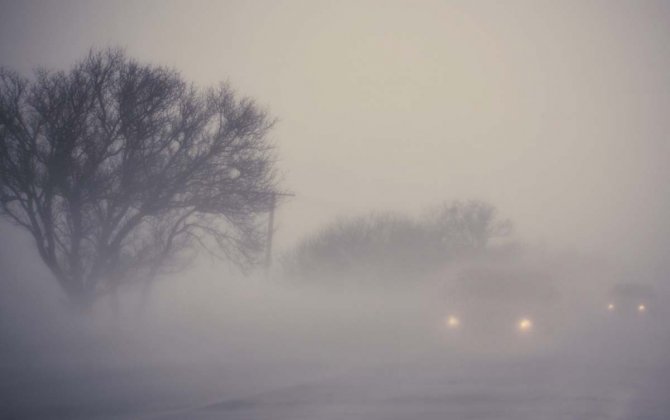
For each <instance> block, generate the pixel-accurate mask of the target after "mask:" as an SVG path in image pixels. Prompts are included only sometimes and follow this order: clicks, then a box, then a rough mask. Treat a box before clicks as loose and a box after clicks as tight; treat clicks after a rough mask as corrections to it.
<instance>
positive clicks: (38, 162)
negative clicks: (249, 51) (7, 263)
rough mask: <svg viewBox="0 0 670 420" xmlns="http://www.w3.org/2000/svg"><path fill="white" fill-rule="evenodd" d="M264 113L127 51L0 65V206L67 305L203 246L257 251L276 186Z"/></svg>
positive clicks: (246, 261) (249, 255)
mask: <svg viewBox="0 0 670 420" xmlns="http://www.w3.org/2000/svg"><path fill="white" fill-rule="evenodd" d="M272 125H273V121H272V120H271V119H269V117H268V116H267V114H266V113H265V112H264V111H262V110H260V109H259V108H258V107H257V106H256V105H255V104H254V102H253V101H252V100H250V99H246V98H244V99H238V98H237V97H236V95H235V94H234V92H233V91H232V90H231V88H230V87H229V86H227V85H225V84H222V85H221V86H219V87H217V88H212V89H208V90H202V89H198V88H196V87H194V86H193V85H191V84H188V83H186V82H185V81H183V80H182V78H181V77H180V75H179V74H178V73H177V72H175V71H173V70H170V69H167V68H163V67H155V66H150V65H143V64H140V63H138V62H136V61H134V60H132V59H129V58H128V57H127V56H126V55H125V54H124V52H123V51H120V50H106V51H102V52H95V51H92V52H90V53H89V54H88V56H87V57H85V58H84V59H83V60H82V61H80V62H78V63H77V64H76V65H75V66H74V67H73V68H72V69H71V70H69V71H67V72H63V71H59V72H53V71H46V70H39V71H37V72H35V76H34V77H33V78H30V79H28V78H24V77H21V76H19V75H18V74H16V73H14V72H11V71H8V70H5V69H2V70H0V213H1V214H2V215H3V216H5V217H7V218H9V219H10V220H11V221H13V222H14V223H15V224H17V225H19V226H21V227H23V228H25V229H26V230H27V231H28V232H30V234H31V235H32V237H33V238H34V239H35V244H36V246H37V250H38V251H39V255H40V256H41V258H42V260H43V261H44V263H45V264H46V265H47V266H48V268H49V269H50V270H51V272H52V273H53V275H54V277H55V279H56V280H57V281H58V283H59V284H60V286H62V289H63V290H64V291H65V292H66V293H67V295H68V296H69V297H70V298H71V299H72V300H73V301H75V302H78V303H81V304H83V305H89V304H91V303H92V302H94V301H95V300H96V298H97V297H99V296H102V295H105V294H107V293H109V292H112V291H115V290H116V289H117V288H118V287H119V286H121V285H122V284H126V283H132V282H138V281H142V280H143V279H146V278H147V277H151V276H154V275H156V274H160V273H161V272H163V271H165V270H171V269H174V268H177V267H180V266H182V265H183V264H184V263H185V262H188V260H189V258H190V257H192V255H193V253H194V252H195V250H196V249H198V248H200V247H204V248H205V249H207V250H209V251H210V252H212V253H214V254H216V255H219V256H221V257H226V258H228V259H230V260H232V261H234V262H236V263H238V264H241V265H243V266H249V265H251V264H253V263H255V262H257V259H258V258H259V256H260V255H259V253H258V251H260V248H261V242H262V239H263V238H262V230H260V229H259V228H260V226H259V224H258V215H259V213H260V212H264V211H266V210H267V209H268V206H269V204H270V200H271V197H272V193H273V191H274V190H275V187H276V172H275V169H274V163H275V162H274V154H273V149H272V145H271V144H270V142H269V141H268V140H267V137H266V136H267V133H268V130H269V129H270V128H271V127H272Z"/></svg>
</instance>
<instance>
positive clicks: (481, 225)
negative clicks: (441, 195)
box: [426, 200, 512, 251]
mask: <svg viewBox="0 0 670 420" xmlns="http://www.w3.org/2000/svg"><path fill="white" fill-rule="evenodd" d="M426 226H427V228H428V229H429V230H430V231H431V232H433V234H434V237H435V238H436V239H437V240H438V241H440V242H442V244H443V245H444V246H446V247H447V248H450V249H458V250H465V251H481V250H483V249H485V248H486V246H487V245H488V244H489V242H490V241H491V240H492V239H495V238H502V237H506V236H508V235H509V234H510V233H511V232H512V222H511V221H510V220H509V219H500V218H498V213H497V209H496V207H495V206H494V205H492V204H489V203H487V202H484V201H478V200H471V201H467V202H462V201H452V202H447V203H444V204H443V205H441V206H440V207H438V208H437V209H435V210H434V211H433V212H432V213H430V214H429V215H428V217H427V221H426ZM437 248H441V247H439V246H437Z"/></svg>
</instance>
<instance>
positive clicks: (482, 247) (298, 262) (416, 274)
mask: <svg viewBox="0 0 670 420" xmlns="http://www.w3.org/2000/svg"><path fill="white" fill-rule="evenodd" d="M511 232H512V223H511V222H510V221H509V220H508V219H500V218H499V217H498V214H497V210H496V207H495V206H493V205H492V204H489V203H486V202H483V201H468V202H461V201H451V202H446V203H444V204H442V205H441V206H439V207H438V208H436V209H433V210H432V211H428V212H426V214H425V216H424V217H422V218H419V219H418V220H414V219H412V218H410V217H407V216H403V215H401V214H400V215H398V214H388V213H373V214H370V215H366V216H363V217H357V218H349V219H343V220H339V221H337V222H335V223H333V224H330V225H327V226H325V227H324V228H323V229H321V230H319V231H317V232H315V233H314V234H312V235H310V236H308V237H307V238H305V239H304V240H303V241H302V242H300V243H299V244H298V245H297V246H296V248H295V249H294V250H293V251H292V252H291V253H289V254H288V255H286V256H285V258H284V265H285V268H286V272H287V274H288V275H290V276H295V277H303V278H308V279H320V278H327V279H329V280H330V279H333V280H335V281H346V280H347V278H351V279H356V280H358V279H360V278H363V279H365V280H369V281H375V280H378V281H382V282H383V283H384V284H389V283H391V282H394V281H395V282H397V283H404V284H413V283H415V282H416V281H421V280H422V279H423V278H427V277H426V275H427V274H428V273H431V272H433V271H434V270H435V269H436V268H440V267H443V266H444V265H445V264H448V263H450V262H452V261H455V260H456V259H459V258H461V259H462V258H467V257H471V256H480V255H484V254H485V253H487V252H490V251H491V249H490V248H491V247H489V245H490V242H491V241H492V240H494V239H496V238H503V237H506V236H508V235H510V234H511Z"/></svg>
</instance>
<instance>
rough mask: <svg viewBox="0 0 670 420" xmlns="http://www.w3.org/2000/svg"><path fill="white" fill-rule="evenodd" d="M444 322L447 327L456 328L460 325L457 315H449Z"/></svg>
mask: <svg viewBox="0 0 670 420" xmlns="http://www.w3.org/2000/svg"><path fill="white" fill-rule="evenodd" d="M445 323H446V324H447V327H448V328H452V329H454V328H458V327H460V326H461V320H460V319H458V317H456V316H454V315H449V316H448V317H447V319H446V320H445Z"/></svg>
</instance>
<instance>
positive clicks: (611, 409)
mask: <svg viewBox="0 0 670 420" xmlns="http://www.w3.org/2000/svg"><path fill="white" fill-rule="evenodd" d="M668 17H670V9H669V7H668V5H667V4H666V3H665V2H662V1H658V2H656V1H647V2H633V1H628V2H626V1H616V2H611V1H588V2H583V1H566V2H545V1H513V2H504V3H503V2H485V1H467V2H466V1H425V2H409V1H383V2H382V1H340V2H326V1H307V0H305V1H297V0H290V1H289V0H287V1H253V2H245V1H188V2H187V1H176V0H175V1H173V0H170V1H153V0H151V1H150V0H146V1H142V2H130V1H118V2H104V1H73V0H68V1H62V2H48V1H21V2H19V1H0V66H2V67H6V68H10V69H13V70H16V71H18V72H20V73H21V74H25V75H30V74H31V72H32V70H33V69H34V68H36V67H45V68H51V69H58V70H67V69H69V68H71V66H72V65H73V64H74V63H75V62H76V61H77V60H80V59H81V58H82V57H83V56H85V54H86V53H87V52H88V51H89V50H90V49H91V48H94V49H101V48H107V47H121V48H123V49H124V50H125V51H126V53H127V54H128V55H129V56H131V57H133V58H135V59H137V60H138V61H140V62H145V63H151V64H156V65H165V66H170V67H173V68H174V69H176V70H178V71H179V72H180V73H181V75H182V77H183V78H184V79H185V80H187V81H189V82H191V81H192V82H193V83H195V84H196V85H197V86H211V85H214V84H216V83H218V82H220V81H227V82H228V83H229V84H230V86H232V87H233V88H234V89H235V90H236V91H238V92H240V93H241V94H243V95H249V96H251V97H253V98H254V99H256V101H257V102H258V103H259V104H260V105H261V106H262V107H263V108H264V109H267V110H268V112H269V113H270V114H271V115H272V116H273V117H276V118H277V124H276V125H275V126H274V127H273V129H272V131H271V132H270V137H271V138H272V142H273V144H275V146H276V152H277V162H276V165H277V170H278V171H279V175H280V180H279V181H280V182H279V184H280V188H281V190H282V191H286V192H290V193H292V194H294V196H291V197H285V198H284V199H282V200H280V202H279V205H278V207H277V210H276V213H275V214H274V236H273V243H272V251H273V252H272V255H271V257H272V258H271V260H272V264H271V266H269V267H256V268H254V269H251V270H246V271H245V270H240V269H239V268H238V267H236V266H235V265H234V264H232V263H231V262H229V261H225V260H218V259H216V258H213V257H210V256H209V255H208V254H207V253H206V252H200V253H199V254H198V256H197V257H196V258H195V259H194V261H193V264H191V265H190V266H189V267H188V268H187V269H185V270H183V271H180V272H178V273H173V274H169V275H165V276H162V277H160V278H158V279H156V281H155V282H153V283H152V284H151V288H150V290H149V293H146V291H144V292H143V289H142V287H141V285H140V286H130V287H127V288H126V289H122V291H121V292H120V295H119V296H118V300H117V301H115V300H114V299H113V298H104V299H101V300H100V301H98V302H96V304H95V305H94V306H93V307H92V308H89V309H85V310H81V309H78V308H74V307H73V305H71V302H69V301H68V299H67V296H66V294H65V293H63V290H61V289H60V288H59V285H58V283H57V282H56V281H55V280H54V277H53V274H52V273H51V272H50V271H49V270H48V268H47V267H46V266H45V265H44V264H43V262H42V259H41V258H40V255H39V253H38V251H37V249H36V248H35V243H34V241H33V239H32V238H31V237H30V236H29V234H28V233H27V232H26V231H24V230H22V229H21V228H19V227H17V226H13V225H11V224H10V223H9V222H7V221H6V220H5V219H3V221H2V222H1V223H2V224H1V225H0V238H2V241H1V243H0V268H1V277H0V369H1V370H2V373H0V377H2V379H1V380H0V395H2V397H0V417H3V418H5V417H6V418H17V419H22V418H29V419H32V418H35V419H42V418H44V419H51V418H101V419H107V418H110V419H111V418H147V419H149V418H151V419H158V418H161V419H162V418H165V419H179V418H203V419H205V418H225V419H265V418H267V419H270V418H272V419H292V420H293V419H303V418H304V419H342V418H354V419H377V418H379V419H395V418H397V419H406V418H408V417H414V418H416V419H421V420H423V419H437V418H440V419H443V418H457V419H461V418H463V419H465V418H472V419H488V418H501V419H516V420H518V419H550V420H554V419H573V418H594V419H596V418H598V419H599V418H602V419H633V418H639V419H664V418H667V416H668V415H667V413H668V412H670V406H669V403H668V401H667V398H666V397H667V395H668V393H669V392H670V382H669V379H668V378H670V359H669V358H668V356H667V354H668V351H667V350H668V348H670V347H669V346H670V323H669V322H668V321H669V320H670V313H669V312H668V310H667V309H666V308H665V307H664V306H665V300H666V299H667V298H668V297H670V283H668V276H669V274H670V273H669V271H670V265H669V264H668V261H667V255H668V252H669V251H670V239H669V238H670V222H668V218H667V214H670V184H669V183H668V182H667V180H668V179H670V172H669V171H668V167H669V166H668V157H669V156H670V148H669V146H668V142H667V141H666V137H667V133H668V129H669V128H670V125H669V124H670V122H669V121H670V120H668V118H667V117H666V115H665V114H666V111H667V109H668V106H670V91H669V90H668V87H669V86H670V79H669V78H670V76H669V75H670V50H669V49H668V47H667V45H668V42H667V41H668V39H670V33H669V32H668V31H669V30H668V27H667V25H666V22H667V20H668ZM453 200H461V201H460V202H470V201H468V200H482V202H485V203H490V204H491V205H492V206H494V207H495V210H496V212H495V215H496V217H498V218H500V219H501V220H502V219H504V220H503V221H507V220H509V221H511V224H510V226H513V229H510V231H509V232H507V231H505V233H504V234H500V235H499V237H498V236H497V235H496V234H491V237H490V238H489V237H487V238H486V239H487V240H488V242H486V241H485V243H484V245H485V246H482V247H473V248H472V249H471V248H467V247H464V249H465V248H467V249H466V250H460V248H459V250H457V251H454V252H452V251H451V250H450V251H449V253H447V254H445V256H444V259H443V260H440V258H442V257H440V256H438V257H435V256H434V255H433V254H431V251H430V250H431V248H430V245H426V244H427V243H428V242H426V244H424V243H423V242H421V241H422V240H426V241H427V240H428V239H426V238H428V237H429V236H430V235H429V234H426V235H427V236H426V237H424V236H421V237H420V238H419V239H416V236H412V235H413V234H417V233H416V232H420V233H421V235H423V234H424V233H425V232H426V231H430V230H431V229H432V227H431V226H433V225H430V224H429V222H426V220H428V216H426V215H428V214H431V211H433V209H435V208H438V207H439V206H440V205H442V204H443V203H453V202H454V201H453ZM380 214H393V215H399V216H398V219H393V220H394V221H397V220H400V221H399V222H397V223H398V225H397V226H401V227H403V226H404V227H406V226H410V228H408V229H410V230H409V231H407V232H406V231H402V230H399V231H398V232H400V233H397V232H396V231H394V230H393V229H394V227H393V226H396V225H393V224H391V225H389V226H390V227H387V228H388V229H390V230H383V229H382V230H380V232H383V233H382V234H380V235H381V236H380V237H382V238H387V239H386V241H387V242H383V240H380V242H374V243H373V242H371V243H372V245H370V248H369V249H367V248H366V249H365V250H363V251H365V252H369V253H368V254H366V253H364V252H363V251H361V250H362V249H363V248H355V247H354V246H353V245H350V244H352V243H354V242H351V243H348V242H345V240H344V239H342V238H346V236H342V237H337V236H331V237H329V236H327V235H328V234H332V232H338V230H337V229H334V228H331V230H328V229H329V227H333V226H335V227H338V226H340V227H343V228H342V229H343V230H342V231H344V232H347V231H346V229H345V228H346V227H347V226H348V225H347V223H349V221H352V220H354V221H355V220H363V219H357V218H361V217H363V218H364V217H370V218H371V220H374V218H375V217H378V216H376V215H380ZM370 215H372V216H370ZM266 218H267V215H265V214H263V215H261V217H260V223H261V225H263V226H264V225H265V223H267V219H266ZM379 220H381V221H382V222H380V223H381V225H382V226H386V225H384V223H386V222H385V220H387V219H383V218H380V219H379ZM338 223H339V225H338ZM394 223H395V222H394ZM403 223H406V225H404V224H403ZM421 223H425V225H421ZM351 226H354V228H351V232H350V233H351V234H352V235H353V236H352V237H355V236H356V235H355V234H354V233H355V232H356V228H355V226H359V225H356V224H355V223H354V222H352V225H351ZM417 226H418V227H417ZM421 226H424V227H425V226H428V227H429V228H428V229H423V228H421ZM501 226H502V225H501ZM399 229H400V228H399ZM411 229H416V231H412V230H411ZM421 229H423V230H421ZM329 232H330V233H329ZM371 232H374V231H373V230H371ZM389 232H390V233H389ZM394 232H396V233H394ZM403 232H404V233H403ZM408 232H409V233H408ZM320 234H322V235H324V236H321V237H319V236H318V235H320ZM394 234H397V235H406V236H398V237H400V238H407V239H406V240H405V239H399V240H394V238H396V237H395V236H393V235H394ZM384 235H385V236H384ZM417 235H418V234H417ZM314 238H316V239H314ZM319 238H321V240H323V241H325V242H319V241H318V240H317V239H319ZM323 238H326V239H323ZM328 238H330V240H332V241H333V244H334V245H333V246H334V247H332V248H328V244H329V242H328V241H327V240H328ZM333 238H334V239H333ZM389 238H390V239H389ZM489 239H490V240H489ZM310 241H311V242H310ZM337 241H342V242H337ZM352 241H353V240H352ZM412 241H416V242H412ZM389 243H390V244H389ZM431 243H432V242H431ZM319 244H321V245H319ZM323 244H325V245H323ZM417 244H419V245H417ZM319 246H323V248H319ZM357 246H358V245H357ZM423 246H425V248H423ZM301 247H302V248H301ZM375 247H377V248H375ZM456 248H458V247H457V246H455V245H454V249H456ZM475 248H476V249H475ZM301 249H302V251H301ZM322 249H323V250H326V251H324V253H319V252H321V251H320V250H322ZM450 249H451V248H450ZM310 250H311V251H313V253H311V254H310V253H309V252H310ZM334 250H335V251H334ZM300 252H303V254H300ZM378 254H379V255H378ZM428 254H430V255H428ZM380 255H381V256H380ZM301 256H302V257H304V258H306V259H302V260H301V259H299V257H301ZM310 258H312V260H310ZM319 258H321V259H319ZM431 258H432V259H431ZM305 261H307V262H308V263H309V264H306V263H305ZM292 264H293V265H292ZM301 264H302V265H301Z"/></svg>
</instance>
